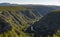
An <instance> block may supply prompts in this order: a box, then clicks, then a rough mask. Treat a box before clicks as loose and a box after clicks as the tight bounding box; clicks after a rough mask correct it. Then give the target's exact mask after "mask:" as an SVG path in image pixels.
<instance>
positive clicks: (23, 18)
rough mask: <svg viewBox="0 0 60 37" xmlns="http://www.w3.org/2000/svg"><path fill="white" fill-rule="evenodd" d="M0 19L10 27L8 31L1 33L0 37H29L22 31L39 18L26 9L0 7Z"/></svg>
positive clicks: (35, 13) (36, 14)
mask: <svg viewBox="0 0 60 37" xmlns="http://www.w3.org/2000/svg"><path fill="white" fill-rule="evenodd" d="M0 18H2V19H4V20H5V21H6V22H8V23H9V24H10V25H11V26H12V29H11V30H10V31H8V32H4V33H1V34H0V37H30V35H29V34H26V33H24V32H23V31H22V30H25V29H26V28H27V27H28V26H30V25H32V24H33V23H34V22H36V21H38V20H39V19H40V18H41V16H40V15H39V14H38V13H37V12H33V10H31V9H28V8H27V7H20V6H0Z"/></svg>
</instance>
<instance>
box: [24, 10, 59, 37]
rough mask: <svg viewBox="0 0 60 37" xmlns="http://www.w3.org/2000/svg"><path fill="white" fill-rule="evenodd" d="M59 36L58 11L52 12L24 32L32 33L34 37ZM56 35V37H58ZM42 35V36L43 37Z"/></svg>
mask: <svg viewBox="0 0 60 37" xmlns="http://www.w3.org/2000/svg"><path fill="white" fill-rule="evenodd" d="M57 31H59V32H58V33H59V34H60V10H57V11H52V12H51V13H48V14H47V15H45V16H44V17H42V18H41V19H40V20H39V21H37V22H35V23H34V24H33V25H31V26H29V27H28V28H27V30H26V31H25V32H27V33H32V32H33V33H34V34H35V35H34V36H35V37H39V36H40V35H41V36H42V37H47V36H48V35H49V37H54V36H53V35H54V34H56V33H57ZM59 34H58V36H57V37H60V36H59ZM43 35H44V36H43Z"/></svg>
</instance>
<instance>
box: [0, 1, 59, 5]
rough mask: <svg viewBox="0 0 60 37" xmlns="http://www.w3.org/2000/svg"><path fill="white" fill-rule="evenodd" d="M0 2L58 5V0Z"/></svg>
mask: <svg viewBox="0 0 60 37" xmlns="http://www.w3.org/2000/svg"><path fill="white" fill-rule="evenodd" d="M0 3H14V4H43V5H59V6H60V0H0Z"/></svg>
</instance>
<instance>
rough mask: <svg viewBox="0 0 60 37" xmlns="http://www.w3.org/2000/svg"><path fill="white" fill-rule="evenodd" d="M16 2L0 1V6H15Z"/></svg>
mask: <svg viewBox="0 0 60 37" xmlns="http://www.w3.org/2000/svg"><path fill="white" fill-rule="evenodd" d="M16 5H18V4H11V3H0V6H16Z"/></svg>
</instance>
